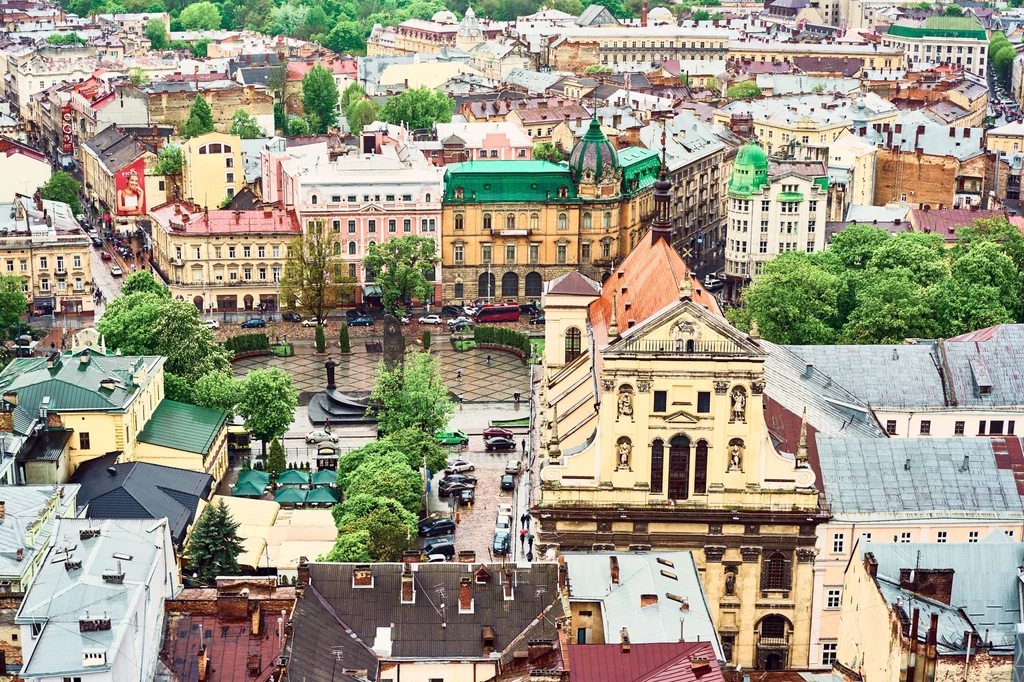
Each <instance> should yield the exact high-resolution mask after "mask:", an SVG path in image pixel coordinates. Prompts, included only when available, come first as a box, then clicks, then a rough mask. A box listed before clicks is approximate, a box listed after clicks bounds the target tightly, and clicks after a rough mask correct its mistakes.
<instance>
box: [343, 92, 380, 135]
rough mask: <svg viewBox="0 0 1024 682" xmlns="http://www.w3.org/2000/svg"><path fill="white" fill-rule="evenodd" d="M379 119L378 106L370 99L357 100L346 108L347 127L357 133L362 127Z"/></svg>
mask: <svg viewBox="0 0 1024 682" xmlns="http://www.w3.org/2000/svg"><path fill="white" fill-rule="evenodd" d="M379 119H380V107H378V106H377V103H376V102H374V101H373V100H372V99H363V100H359V101H358V102H355V103H354V104H352V106H351V107H349V109H348V115H347V116H346V120H347V121H348V129H349V130H350V131H351V132H352V133H353V134H359V133H360V132H361V131H362V130H363V128H365V127H366V126H368V125H369V124H371V123H373V122H374V121H377V120H379Z"/></svg>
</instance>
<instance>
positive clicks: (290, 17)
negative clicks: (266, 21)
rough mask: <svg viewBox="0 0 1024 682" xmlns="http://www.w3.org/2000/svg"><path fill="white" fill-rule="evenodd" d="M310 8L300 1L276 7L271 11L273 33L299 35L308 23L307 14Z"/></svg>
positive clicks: (270, 29) (276, 34)
mask: <svg viewBox="0 0 1024 682" xmlns="http://www.w3.org/2000/svg"><path fill="white" fill-rule="evenodd" d="M308 13H309V8H308V7H306V6H304V5H299V4H298V3H293V2H288V3H285V4H283V5H280V6H279V7H275V8H274V9H273V10H272V11H271V12H270V28H269V31H270V33H271V35H275V36H292V37H295V36H298V34H299V33H300V30H301V29H302V27H303V26H304V25H305V23H306V15H307V14H308Z"/></svg>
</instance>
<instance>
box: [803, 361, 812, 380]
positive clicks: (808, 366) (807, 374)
mask: <svg viewBox="0 0 1024 682" xmlns="http://www.w3.org/2000/svg"><path fill="white" fill-rule="evenodd" d="M813 376H814V363H813V362H806V363H804V378H805V379H810V378H811V377H813Z"/></svg>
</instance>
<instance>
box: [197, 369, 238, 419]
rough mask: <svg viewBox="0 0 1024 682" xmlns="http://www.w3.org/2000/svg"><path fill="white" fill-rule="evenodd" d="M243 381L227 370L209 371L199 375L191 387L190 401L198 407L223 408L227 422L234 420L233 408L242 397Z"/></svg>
mask: <svg viewBox="0 0 1024 682" xmlns="http://www.w3.org/2000/svg"><path fill="white" fill-rule="evenodd" d="M243 384H244V382H242V381H239V380H238V379H236V378H234V377H233V376H231V374H230V373H229V372H222V371H217V372H210V373H209V374H204V375H203V376H201V377H199V379H198V380H197V381H196V382H195V385H194V386H193V387H192V395H191V400H189V401H188V402H191V403H192V404H193V405H198V406H199V407H209V408H212V409H215V410H224V411H225V412H227V413H228V423H229V424H230V423H232V422H233V421H234V420H235V409H236V408H237V407H238V401H239V400H240V399H241V397H242V386H243Z"/></svg>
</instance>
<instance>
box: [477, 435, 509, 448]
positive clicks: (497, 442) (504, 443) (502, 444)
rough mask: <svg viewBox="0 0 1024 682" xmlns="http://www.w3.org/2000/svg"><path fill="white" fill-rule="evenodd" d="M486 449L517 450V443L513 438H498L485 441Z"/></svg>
mask: <svg viewBox="0 0 1024 682" xmlns="http://www.w3.org/2000/svg"><path fill="white" fill-rule="evenodd" d="M484 448H485V449H487V450H515V449H516V442H515V441H514V440H512V439H511V438H505V437H504V436H496V437H494V438H491V439H489V440H487V441H484Z"/></svg>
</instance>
